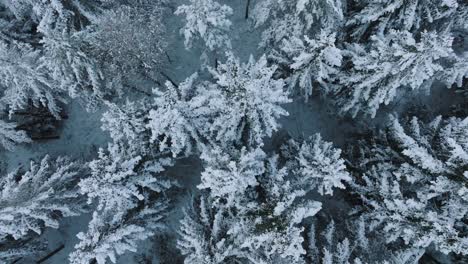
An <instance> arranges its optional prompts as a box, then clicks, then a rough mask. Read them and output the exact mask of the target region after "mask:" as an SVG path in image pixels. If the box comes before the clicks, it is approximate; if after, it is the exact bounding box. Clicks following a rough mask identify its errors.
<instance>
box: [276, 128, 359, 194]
mask: <svg viewBox="0 0 468 264" xmlns="http://www.w3.org/2000/svg"><path fill="white" fill-rule="evenodd" d="M281 154H282V155H283V157H284V158H286V160H287V164H288V165H287V166H288V167H289V168H290V170H291V171H294V173H295V174H297V175H299V176H300V177H298V180H299V181H300V182H301V184H302V185H303V186H308V188H309V190H313V189H314V190H316V191H317V192H318V193H319V194H320V195H333V188H340V189H344V188H345V185H344V183H345V182H350V181H351V180H352V178H351V176H350V174H349V173H348V171H347V170H346V166H345V161H344V159H343V158H342V157H341V150H340V149H337V148H334V147H333V144H332V143H331V142H327V141H324V140H323V139H322V137H321V136H320V134H316V135H314V136H311V137H309V138H308V139H307V140H304V141H302V142H300V143H299V142H297V141H295V140H289V142H287V144H285V145H283V146H282V153H281Z"/></svg>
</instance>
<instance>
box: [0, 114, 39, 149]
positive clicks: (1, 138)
mask: <svg viewBox="0 0 468 264" xmlns="http://www.w3.org/2000/svg"><path fill="white" fill-rule="evenodd" d="M29 142H31V139H30V138H29V137H28V135H27V134H26V132H24V131H21V130H17V129H16V124H15V123H7V122H5V121H2V120H0V144H1V145H2V146H3V147H4V148H5V149H6V150H13V149H14V147H15V146H16V145H18V144H21V143H29Z"/></svg>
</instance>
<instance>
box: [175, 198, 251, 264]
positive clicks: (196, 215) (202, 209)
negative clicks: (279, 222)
mask: <svg viewBox="0 0 468 264" xmlns="http://www.w3.org/2000/svg"><path fill="white" fill-rule="evenodd" d="M212 203H213V199H212V198H211V197H210V196H209V194H208V193H207V192H204V191H202V193H201V194H200V195H199V196H198V197H196V198H193V199H192V201H191V203H190V204H189V206H187V207H186V208H184V217H183V218H182V220H181V222H180V227H179V236H180V237H179V239H178V241H177V248H179V250H180V251H181V252H182V254H183V255H184V256H186V258H185V261H184V262H185V263H186V264H217V263H230V262H235V261H236V260H237V261H240V260H242V259H243V258H244V257H245V256H244V254H243V253H242V251H240V250H239V249H236V248H235V247H233V245H231V243H230V241H229V239H228V235H227V234H226V232H227V231H228V228H229V224H230V222H229V218H228V217H227V216H225V214H224V213H225V209H224V208H223V207H212V206H211V204H212Z"/></svg>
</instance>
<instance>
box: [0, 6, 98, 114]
mask: <svg viewBox="0 0 468 264" xmlns="http://www.w3.org/2000/svg"><path fill="white" fill-rule="evenodd" d="M2 3H3V4H4V6H5V7H6V8H7V12H6V14H7V16H6V18H7V20H8V22H9V23H10V24H14V25H15V27H10V29H11V30H12V31H13V32H9V33H8V36H9V39H7V40H6V42H7V43H8V45H10V49H13V48H14V47H12V46H11V45H12V44H14V43H16V44H15V46H17V47H21V48H20V50H17V52H18V54H17V56H18V55H20V56H19V57H23V58H24V59H25V60H26V59H29V61H28V62H27V63H28V64H29V68H32V69H31V71H32V72H31V73H30V74H28V75H27V74H25V73H23V74H21V73H16V74H21V75H27V76H28V79H29V83H32V84H34V85H33V86H26V85H25V86H22V85H20V84H16V90H18V91H19V92H20V94H23V97H24V98H25V99H26V100H24V99H23V102H22V103H23V104H25V103H27V100H30V99H32V100H33V101H34V100H36V101H37V102H40V103H41V104H42V105H44V106H48V107H49V109H50V110H51V113H53V114H55V115H56V116H57V117H59V115H58V114H57V112H58V111H59V109H57V108H58V107H57V106H56V103H55V102H54V100H58V101H62V102H63V98H61V96H63V95H65V94H68V95H70V96H72V97H78V96H85V97H86V96H87V95H86V94H89V93H91V94H92V95H93V96H98V97H102V93H103V91H102V89H101V82H102V76H101V74H100V71H99V69H98V67H97V65H98V64H97V63H96V61H95V60H94V59H93V58H91V57H89V55H88V54H87V53H86V52H85V51H84V49H83V45H82V42H81V40H80V37H77V36H76V33H77V32H79V31H80V30H82V29H83V28H84V27H85V26H86V25H88V24H89V19H88V18H86V15H90V14H91V13H92V12H91V9H92V8H91V6H88V8H86V11H85V7H84V6H85V5H82V3H81V2H80V1H69V0H59V1H10V0H8V1H3V2H2ZM99 3H100V2H96V3H95V4H94V6H92V7H94V8H98V7H99V6H100V4H99ZM81 11H82V12H81ZM95 12H96V10H95ZM85 14H86V15H85ZM27 28H29V31H27V30H26V29H27ZM16 31H19V32H23V31H26V32H28V33H27V34H29V35H28V37H27V38H24V37H22V38H17V37H15V32H16ZM9 64H13V65H12V66H14V65H15V64H14V63H12V62H11V61H10V62H9V63H8V64H7V65H9ZM16 66H18V65H16ZM24 70H26V69H24V67H23V71H24ZM10 74H11V75H12V76H11V77H10V78H14V76H15V72H12V73H10ZM9 89H12V88H9ZM27 89H32V91H34V92H35V93H28V90H27ZM23 90H24V91H23ZM88 91H90V92H89V93H88ZM12 95H13V96H17V95H14V94H12ZM36 98H39V99H36ZM11 99H14V98H11ZM85 103H87V102H85ZM11 104H13V105H14V101H13V102H12V103H11ZM36 104H37V103H36Z"/></svg>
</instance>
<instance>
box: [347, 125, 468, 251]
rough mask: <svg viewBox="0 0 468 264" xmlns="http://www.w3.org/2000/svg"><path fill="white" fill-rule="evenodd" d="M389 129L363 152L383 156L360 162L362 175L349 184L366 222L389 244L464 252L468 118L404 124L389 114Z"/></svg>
mask: <svg viewBox="0 0 468 264" xmlns="http://www.w3.org/2000/svg"><path fill="white" fill-rule="evenodd" d="M387 131H388V132H387V135H386V140H380V141H377V142H378V143H377V144H374V146H372V147H371V148H369V150H370V152H371V153H369V150H366V151H365V152H364V153H367V156H373V157H375V155H374V154H373V153H375V152H379V153H380V154H381V157H380V158H378V159H375V160H374V162H366V163H364V164H365V166H360V168H361V169H362V170H363V171H364V174H363V175H362V176H357V178H356V183H355V184H353V185H354V189H355V190H356V192H357V194H359V195H360V196H361V199H362V201H363V202H364V203H365V205H366V207H368V209H367V210H364V211H365V212H364V214H363V215H364V217H365V219H366V221H369V222H370V223H371V227H372V228H373V229H376V230H377V231H378V232H380V233H381V234H382V236H383V237H385V238H386V242H387V243H393V244H397V245H398V244H400V245H401V244H403V245H406V246H407V247H410V248H415V249H418V248H419V249H425V248H427V247H429V246H430V245H434V246H435V248H436V249H437V250H439V251H441V252H443V253H445V254H448V253H455V254H466V253H467V252H468V250H467V247H468V240H467V236H466V228H467V227H466V219H467V213H468V211H467V209H466V208H468V207H467V203H468V198H467V194H468V189H467V187H466V184H467V182H468V172H467V166H468V154H467V153H468V145H467V142H468V141H467V136H468V119H466V118H465V119H459V118H448V119H442V118H441V117H438V118H436V119H435V120H434V121H432V122H430V123H422V122H420V121H419V120H418V119H417V118H413V119H411V120H409V121H408V122H405V123H404V125H402V124H401V123H400V122H399V121H398V119H396V118H394V117H392V118H391V122H390V125H389V126H388V128H387ZM375 148H377V150H374V149H375ZM401 242H403V243H401Z"/></svg>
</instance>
